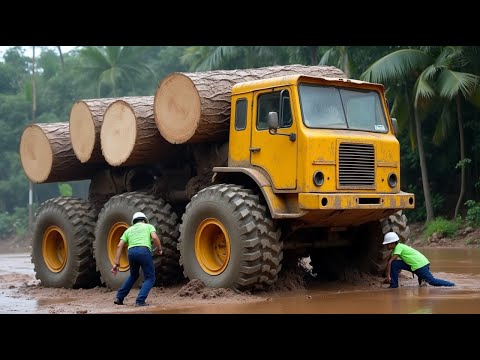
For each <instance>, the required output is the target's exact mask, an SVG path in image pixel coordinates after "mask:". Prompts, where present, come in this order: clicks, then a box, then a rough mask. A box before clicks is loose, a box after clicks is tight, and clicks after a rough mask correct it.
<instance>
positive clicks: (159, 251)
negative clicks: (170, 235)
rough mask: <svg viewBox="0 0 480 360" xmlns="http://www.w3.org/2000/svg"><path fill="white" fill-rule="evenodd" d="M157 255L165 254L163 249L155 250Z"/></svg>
mask: <svg viewBox="0 0 480 360" xmlns="http://www.w3.org/2000/svg"><path fill="white" fill-rule="evenodd" d="M155 254H157V255H162V254H163V250H162V249H155Z"/></svg>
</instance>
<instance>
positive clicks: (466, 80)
mask: <svg viewBox="0 0 480 360" xmlns="http://www.w3.org/2000/svg"><path fill="white" fill-rule="evenodd" d="M479 79H480V78H479V77H478V76H477V75H473V74H469V73H464V72H458V71H453V70H444V71H442V73H441V74H440V76H439V78H438V86H439V89H440V96H441V97H443V98H447V99H453V98H454V97H455V96H457V94H458V93H459V92H462V94H463V96H464V97H466V98H468V97H469V96H470V95H471V94H472V93H473V91H474V90H475V88H476V86H477V84H478V82H479Z"/></svg>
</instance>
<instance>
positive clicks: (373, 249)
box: [366, 210, 410, 275]
mask: <svg viewBox="0 0 480 360" xmlns="http://www.w3.org/2000/svg"><path fill="white" fill-rule="evenodd" d="M389 231H395V232H396V233H397V234H398V236H399V238H400V242H406V241H407V240H408V237H409V236H410V228H409V227H408V225H407V217H406V216H405V214H403V213H402V211H401V210H400V211H398V212H396V213H394V214H392V215H390V216H387V217H386V218H384V219H382V220H380V221H379V222H375V223H371V224H368V227H367V232H366V239H367V248H366V250H367V260H368V262H367V268H366V270H370V272H372V273H374V274H377V275H384V274H385V270H386V268H387V262H388V258H389V256H390V251H389V250H388V249H387V247H386V246H385V245H383V244H382V243H383V236H384V235H385V234H386V233H387V232H389Z"/></svg>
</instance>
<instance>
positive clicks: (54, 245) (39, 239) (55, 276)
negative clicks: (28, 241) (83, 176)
mask: <svg viewBox="0 0 480 360" xmlns="http://www.w3.org/2000/svg"><path fill="white" fill-rule="evenodd" d="M35 218H36V221H35V225H34V229H33V238H32V253H31V260H32V263H33V264H34V270H35V276H36V278H37V279H38V280H40V281H41V283H42V285H43V286H46V287H57V288H61V287H63V288H67V289H70V288H73V289H77V288H91V287H95V286H97V285H99V284H100V281H99V280H100V279H99V274H98V273H97V272H96V270H95V260H94V258H93V240H94V229H95V211H94V209H93V207H92V206H91V204H90V203H88V202H86V201H84V200H81V199H76V198H71V197H58V198H54V199H50V200H47V201H45V202H44V203H43V204H42V205H41V206H40V208H39V209H38V211H37V213H36V214H35Z"/></svg>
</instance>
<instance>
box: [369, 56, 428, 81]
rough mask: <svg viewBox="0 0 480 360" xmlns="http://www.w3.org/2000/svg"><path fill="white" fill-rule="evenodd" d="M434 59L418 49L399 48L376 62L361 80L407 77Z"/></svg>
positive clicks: (389, 79) (385, 79)
mask: <svg viewBox="0 0 480 360" xmlns="http://www.w3.org/2000/svg"><path fill="white" fill-rule="evenodd" d="M432 61H433V59H432V58H431V57H430V55H428V54H427V53H425V52H423V51H421V50H416V49H402V50H397V51H395V52H393V53H391V54H388V55H386V56H384V57H383V58H381V59H379V60H377V61H376V62H374V63H373V64H372V65H371V66H370V67H369V68H368V69H367V70H366V71H365V72H364V73H363V74H362V75H360V79H361V80H365V81H370V82H379V83H384V82H388V81H391V80H398V79H402V78H405V77H407V76H408V75H409V74H410V73H411V72H412V71H413V70H423V69H425V68H426V67H427V66H428V64H431V63H432Z"/></svg>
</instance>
